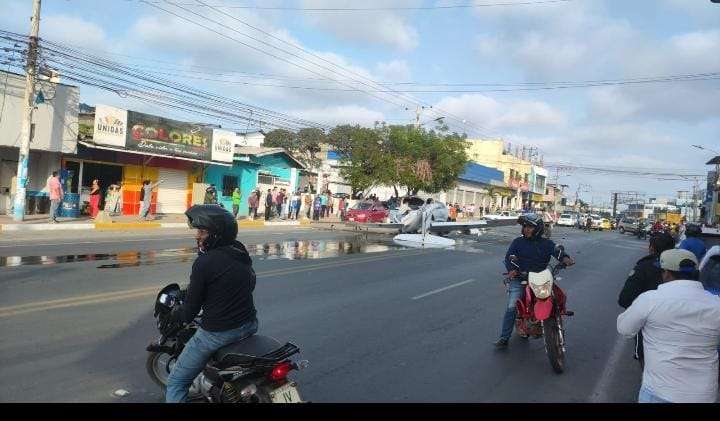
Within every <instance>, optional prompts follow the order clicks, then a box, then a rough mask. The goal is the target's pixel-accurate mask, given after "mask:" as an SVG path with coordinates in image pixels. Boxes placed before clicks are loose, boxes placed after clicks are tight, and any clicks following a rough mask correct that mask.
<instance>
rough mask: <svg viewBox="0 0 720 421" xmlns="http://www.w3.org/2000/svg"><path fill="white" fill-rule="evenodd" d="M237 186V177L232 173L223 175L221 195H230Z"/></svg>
mask: <svg viewBox="0 0 720 421" xmlns="http://www.w3.org/2000/svg"><path fill="white" fill-rule="evenodd" d="M237 186H238V178H237V177H236V176H234V175H224V176H223V183H222V195H223V196H232V194H233V191H234V190H235V187H237Z"/></svg>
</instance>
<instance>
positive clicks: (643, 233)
mask: <svg viewBox="0 0 720 421" xmlns="http://www.w3.org/2000/svg"><path fill="white" fill-rule="evenodd" d="M635 236H636V237H637V238H639V239H641V240H644V239H645V238H647V226H646V225H645V223H643V222H639V223H638V227H637V231H635Z"/></svg>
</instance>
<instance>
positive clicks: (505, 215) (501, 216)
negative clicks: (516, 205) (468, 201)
mask: <svg viewBox="0 0 720 421" xmlns="http://www.w3.org/2000/svg"><path fill="white" fill-rule="evenodd" d="M519 217H520V214H518V213H517V212H513V211H504V212H500V213H490V214H487V215H485V219H489V220H491V221H495V220H508V219H518V218H519Z"/></svg>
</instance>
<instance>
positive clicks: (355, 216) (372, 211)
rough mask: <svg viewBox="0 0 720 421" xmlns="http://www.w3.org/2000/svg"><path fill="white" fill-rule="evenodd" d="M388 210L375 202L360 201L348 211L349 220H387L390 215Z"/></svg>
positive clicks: (363, 221)
mask: <svg viewBox="0 0 720 421" xmlns="http://www.w3.org/2000/svg"><path fill="white" fill-rule="evenodd" d="M388 214H389V212H388V210H387V209H386V208H385V207H384V206H382V205H380V204H378V205H375V204H374V203H373V202H358V203H356V204H355V206H353V207H352V208H350V209H349V210H348V212H347V220H348V221H350V222H362V223H366V222H385V219H386V218H387V217H388Z"/></svg>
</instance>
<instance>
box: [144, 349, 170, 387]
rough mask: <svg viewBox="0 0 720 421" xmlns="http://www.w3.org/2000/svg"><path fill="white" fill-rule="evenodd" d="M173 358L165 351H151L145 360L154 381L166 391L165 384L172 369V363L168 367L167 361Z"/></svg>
mask: <svg viewBox="0 0 720 421" xmlns="http://www.w3.org/2000/svg"><path fill="white" fill-rule="evenodd" d="M170 358H171V356H170V354H166V353H164V352H151V353H150V354H149V355H148V357H147V360H146V361H145V369H146V370H147V373H148V375H149V376H150V378H151V379H152V381H153V382H154V383H155V384H156V385H158V386H159V387H160V389H162V391H163V393H164V392H165V386H167V380H168V377H169V376H170V371H169V369H172V364H171V365H170V367H168V365H167V362H168V360H169V359H170Z"/></svg>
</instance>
